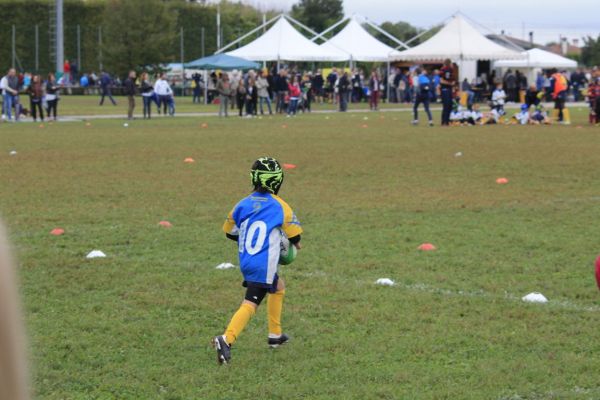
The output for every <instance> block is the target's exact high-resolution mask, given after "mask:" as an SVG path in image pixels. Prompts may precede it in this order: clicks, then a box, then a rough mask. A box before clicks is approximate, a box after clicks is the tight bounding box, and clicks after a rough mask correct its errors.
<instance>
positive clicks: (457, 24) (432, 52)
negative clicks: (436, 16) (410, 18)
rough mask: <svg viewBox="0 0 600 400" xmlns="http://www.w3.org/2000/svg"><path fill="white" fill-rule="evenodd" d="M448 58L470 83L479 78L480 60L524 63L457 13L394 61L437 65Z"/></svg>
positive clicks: (519, 56)
mask: <svg viewBox="0 0 600 400" xmlns="http://www.w3.org/2000/svg"><path fill="white" fill-rule="evenodd" d="M446 58H449V59H450V60H452V61H454V62H456V63H457V64H458V65H459V67H460V75H461V79H462V78H468V79H469V80H470V79H472V78H475V75H476V74H477V61H479V60H510V59H524V58H525V56H524V55H522V54H521V53H519V52H517V51H514V50H510V49H507V48H506V47H503V46H501V45H499V44H497V43H494V42H492V41H491V40H490V39H488V38H486V37H485V36H484V35H483V34H481V33H480V32H479V31H478V30H477V29H475V27H474V26H473V25H471V24H470V23H469V22H468V21H467V20H466V19H465V18H464V17H463V16H462V15H461V14H459V13H457V14H455V15H453V16H452V18H451V19H450V21H449V22H448V23H447V24H446V25H445V26H444V27H443V28H442V29H441V30H440V31H439V32H438V33H436V34H435V35H433V36H432V37H431V38H430V39H428V40H427V41H425V42H423V43H421V44H419V45H417V46H415V47H412V48H410V49H408V50H404V51H401V52H400V53H399V54H397V55H395V56H393V57H392V59H393V60H397V61H399V60H404V61H434V60H435V61H437V60H444V59H446Z"/></svg>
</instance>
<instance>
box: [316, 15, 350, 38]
mask: <svg viewBox="0 0 600 400" xmlns="http://www.w3.org/2000/svg"><path fill="white" fill-rule="evenodd" d="M349 19H350V17H346V18H342V19H341V20H339V21H338V22H336V23H335V24H333V25H331V26H330V27H329V28H327V29H325V30H324V31H323V32H321V33H319V34H317V35H315V36H313V38H312V39H310V41H311V42H314V41H315V40H317V39H318V38H321V39H323V40H325V41H326V40H327V38H326V37H325V36H324V35H325V34H326V33H329V32H331V31H332V30H333V29H335V28H337V27H338V26H340V25H341V24H343V23H344V22H346V21H348V20H349Z"/></svg>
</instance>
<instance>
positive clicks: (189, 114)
mask: <svg viewBox="0 0 600 400" xmlns="http://www.w3.org/2000/svg"><path fill="white" fill-rule="evenodd" d="M520 106H521V105H520V104H517V103H509V104H506V105H505V106H504V108H506V109H518V108H519V107H520ZM551 106H552V105H551V104H550V103H548V104H547V105H545V107H546V108H551ZM569 107H570V108H587V107H588V105H587V104H586V103H569ZM430 109H431V111H440V110H441V106H440V105H437V106H432V107H431V108H430ZM412 111H413V110H412V107H402V108H382V109H379V110H378V111H375V112H374V111H371V110H369V109H366V108H360V109H350V110H348V111H347V112H346V114H354V113H359V114H364V113H369V114H371V113H381V112H383V113H388V112H404V113H406V112H410V113H412ZM337 113H339V111H338V110H336V109H330V110H314V111H312V112H311V113H309V114H337ZM126 115H127V113H126V110H125V108H123V114H122V115H120V114H98V115H66V116H63V117H59V121H58V122H74V121H75V122H81V121H87V120H99V119H122V120H126V119H127V118H126ZM218 116H219V113H218V112H216V111H215V112H212V111H211V112H185V113H177V112H176V113H175V116H174V117H169V116H161V117H155V118H156V119H164V118H166V119H168V118H182V117H218ZM229 118H230V119H232V120H234V119H239V118H237V117H236V114H235V113H232V114H231V116H230V117H229ZM138 119H140V118H139V115H138ZM23 120H25V121H32V120H31V119H30V118H25V119H23Z"/></svg>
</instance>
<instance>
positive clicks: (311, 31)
mask: <svg viewBox="0 0 600 400" xmlns="http://www.w3.org/2000/svg"><path fill="white" fill-rule="evenodd" d="M284 17H285V18H287V19H289V20H290V21H292V22H293V23H295V24H296V25H298V26H299V27H301V28H303V29H306V30H307V31H308V32H309V33H312V34H313V35H315V36H316V37H320V38H323V37H322V36H321V34H320V33H317V32H315V31H314V30H312V29H311V28H309V27H308V26H306V25H304V24H303V23H302V22H300V21H298V20H296V19H294V18H292V17H290V16H289V15H284Z"/></svg>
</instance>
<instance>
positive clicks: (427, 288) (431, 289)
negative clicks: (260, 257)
mask: <svg viewBox="0 0 600 400" xmlns="http://www.w3.org/2000/svg"><path fill="white" fill-rule="evenodd" d="M295 275H297V276H303V277H307V278H313V279H314V278H317V279H323V278H325V279H327V278H329V279H331V280H334V281H336V280H339V281H340V282H345V283H347V280H345V279H344V278H340V279H337V277H335V278H334V277H332V276H331V275H328V274H326V273H325V272H322V271H315V272H295ZM377 278H378V277H374V278H373V280H371V281H363V280H356V281H355V283H356V284H357V285H360V286H376V285H375V281H376V280H377ZM386 278H390V279H392V280H394V278H393V277H390V276H386ZM388 288H389V286H382V289H385V290H393V288H397V289H400V290H408V291H411V292H421V293H430V294H439V295H442V296H446V297H472V298H484V299H490V300H504V301H509V302H518V303H521V304H527V305H532V306H539V307H551V308H558V309H563V310H571V311H580V312H594V313H595V312H600V305H598V306H596V305H591V306H585V305H582V304H577V303H575V302H573V301H571V300H566V299H553V298H552V297H550V298H549V299H548V302H547V303H545V304H531V303H525V302H524V301H523V300H521V298H522V297H523V296H525V295H526V294H527V293H523V294H522V295H521V296H517V295H515V294H513V293H509V292H507V291H505V292H504V294H502V295H498V294H494V293H490V292H486V291H484V290H481V289H479V290H468V289H467V290H453V289H444V288H439V287H435V286H432V285H429V284H427V283H420V282H419V283H404V282H398V281H394V285H393V286H392V287H391V288H392V289H388Z"/></svg>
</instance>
